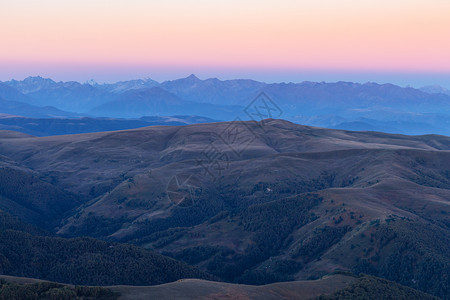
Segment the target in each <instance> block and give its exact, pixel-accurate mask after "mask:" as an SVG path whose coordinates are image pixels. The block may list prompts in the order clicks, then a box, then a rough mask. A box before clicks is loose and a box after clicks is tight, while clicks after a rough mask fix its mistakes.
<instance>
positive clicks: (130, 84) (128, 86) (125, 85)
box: [91, 79, 159, 93]
mask: <svg viewBox="0 0 450 300" xmlns="http://www.w3.org/2000/svg"><path fill="white" fill-rule="evenodd" d="M91 85H92V86H94V87H97V88H99V89H102V90H106V91H108V92H112V93H123V92H126V91H129V90H138V89H143V88H152V87H155V86H158V85H159V83H158V82H157V81H155V80H153V79H136V80H128V81H119V82H116V83H104V84H96V83H93V84H91Z"/></svg>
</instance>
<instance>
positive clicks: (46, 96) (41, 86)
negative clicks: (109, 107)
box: [5, 76, 112, 112]
mask: <svg viewBox="0 0 450 300" xmlns="http://www.w3.org/2000/svg"><path fill="white" fill-rule="evenodd" d="M5 84H7V85H9V86H11V87H14V88H16V89H18V90H19V91H21V92H22V93H24V94H26V95H27V96H28V97H29V99H31V100H29V101H28V102H27V103H29V104H35V105H40V106H46V105H50V106H54V107H57V108H58V109H62V110H67V111H75V112H86V111H87V110H89V109H91V108H93V107H95V106H97V105H100V104H102V103H104V102H107V101H109V100H111V97H112V95H111V93H109V92H108V91H105V90H102V89H99V88H97V87H94V86H92V85H90V84H87V83H84V84H81V83H79V82H76V81H68V82H55V81H53V80H51V79H46V78H42V77H39V76H37V77H28V78H26V79H24V80H23V81H16V80H11V81H8V82H5ZM23 102H25V101H23Z"/></svg>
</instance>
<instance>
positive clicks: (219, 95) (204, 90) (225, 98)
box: [160, 74, 266, 105]
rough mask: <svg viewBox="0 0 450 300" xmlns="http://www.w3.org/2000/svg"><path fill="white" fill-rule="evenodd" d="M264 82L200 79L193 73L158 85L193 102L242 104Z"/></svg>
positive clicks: (263, 84)
mask: <svg viewBox="0 0 450 300" xmlns="http://www.w3.org/2000/svg"><path fill="white" fill-rule="evenodd" d="M265 85H266V84H265V83H263V82H258V81H254V80H247V79H236V80H225V81H222V80H219V79H217V78H209V79H205V80H200V79H199V78H197V77H196V76H195V75H194V74H192V75H190V76H188V77H186V78H181V79H177V80H172V81H165V82H163V83H161V85H160V87H161V88H163V89H165V90H167V91H169V92H171V93H173V94H175V95H177V96H178V97H180V98H182V99H184V100H188V101H194V102H203V103H213V104H220V105H242V104H243V102H244V101H251V100H252V98H253V97H255V96H256V95H257V93H258V91H260V90H261V89H262V88H263V87H264V86H265Z"/></svg>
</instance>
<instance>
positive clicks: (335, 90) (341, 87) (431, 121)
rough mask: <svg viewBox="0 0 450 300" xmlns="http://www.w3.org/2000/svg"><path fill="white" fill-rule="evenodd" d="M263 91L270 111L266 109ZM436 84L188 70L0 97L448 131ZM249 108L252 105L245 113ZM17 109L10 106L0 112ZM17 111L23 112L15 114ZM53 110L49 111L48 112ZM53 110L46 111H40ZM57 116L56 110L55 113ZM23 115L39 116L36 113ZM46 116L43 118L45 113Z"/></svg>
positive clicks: (134, 111) (35, 83) (134, 112)
mask: <svg viewBox="0 0 450 300" xmlns="http://www.w3.org/2000/svg"><path fill="white" fill-rule="evenodd" d="M261 92H264V93H265V95H267V97H269V99H268V100H267V99H266V100H265V101H266V102H267V103H268V104H269V106H272V108H273V107H275V111H276V113H274V114H272V115H270V114H269V113H267V111H265V110H266V109H267V107H265V106H266V104H267V103H266V104H264V103H263V102H261V100H260V99H259V98H258V95H260V94H261ZM447 93H448V90H445V89H444V88H442V87H439V86H431V87H424V88H422V89H414V88H411V87H406V88H403V87H399V86H396V85H393V84H377V83H365V84H360V83H352V82H335V83H325V82H301V83H273V84H267V83H263V82H258V81H254V80H246V79H237V80H219V79H217V78H209V79H205V80H201V79H199V78H198V77H196V76H195V75H193V74H192V75H190V76H188V77H186V78H181V79H177V80H171V81H165V82H162V83H158V82H156V81H154V80H152V79H145V80H144V79H142V80H140V79H138V80H129V81H120V82H116V83H111V84H98V83H96V82H94V81H90V82H87V83H84V84H81V83H78V82H55V81H53V80H51V79H45V78H42V77H28V78H26V79H24V80H23V81H16V80H11V81H8V82H6V83H4V84H1V85H0V98H2V99H4V100H9V101H20V102H25V103H28V104H32V105H37V106H46V105H50V106H54V107H56V108H58V109H61V110H67V111H74V112H77V113H89V114H91V115H92V116H99V117H113V118H140V117H142V116H170V115H179V114H181V115H202V116H206V117H209V118H211V119H216V120H233V119H235V118H236V117H240V118H241V119H247V120H248V119H256V120H261V119H263V118H284V119H288V120H291V121H294V122H298V123H301V124H307V125H312V126H322V127H328V128H336V126H338V127H337V128H346V129H352V130H361V129H362V128H364V129H365V130H382V131H386V132H396V133H405V134H424V133H439V134H446V135H449V134H450V129H449V128H450V126H448V124H449V123H450V120H449V118H450V95H448V94H447ZM249 110H250V111H252V110H253V112H250V113H249ZM1 112H3V113H13V114H17V113H18V112H17V111H14V112H13V111H11V110H8V111H1ZM18 114H20V115H25V114H22V113H20V112H19V113H18ZM54 114H55V113H53V115H54ZM47 115H52V114H46V116H47ZM59 115H61V114H59ZM27 116H39V117H44V116H43V115H42V114H34V115H32V114H27ZM46 116H45V117H46Z"/></svg>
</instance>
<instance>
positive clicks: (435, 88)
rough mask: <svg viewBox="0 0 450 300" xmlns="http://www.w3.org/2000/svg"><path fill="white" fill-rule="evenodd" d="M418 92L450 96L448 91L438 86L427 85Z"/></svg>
mask: <svg viewBox="0 0 450 300" xmlns="http://www.w3.org/2000/svg"><path fill="white" fill-rule="evenodd" d="M420 90H421V91H422V92H425V93H428V94H446V95H450V90H448V89H446V88H444V87H442V86H440V85H427V86H424V87H421V88H420Z"/></svg>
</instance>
